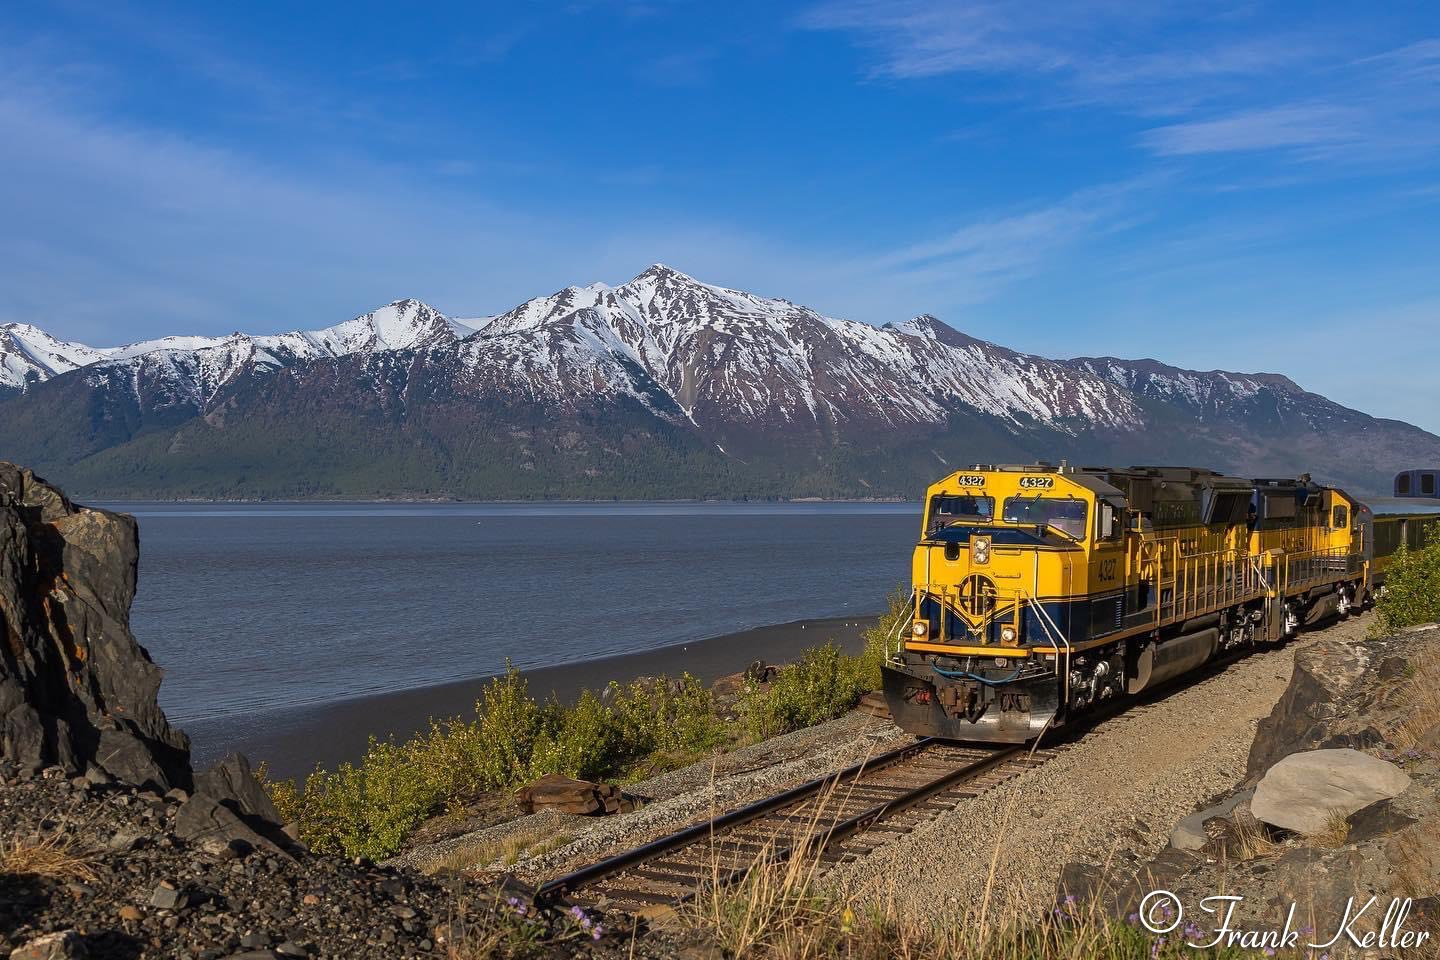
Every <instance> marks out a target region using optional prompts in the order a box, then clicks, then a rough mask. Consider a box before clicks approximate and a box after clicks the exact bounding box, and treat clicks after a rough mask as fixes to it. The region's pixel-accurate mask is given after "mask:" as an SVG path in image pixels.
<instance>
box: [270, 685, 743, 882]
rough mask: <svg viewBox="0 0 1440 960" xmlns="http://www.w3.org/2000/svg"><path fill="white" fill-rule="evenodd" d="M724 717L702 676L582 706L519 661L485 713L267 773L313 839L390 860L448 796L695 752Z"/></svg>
mask: <svg viewBox="0 0 1440 960" xmlns="http://www.w3.org/2000/svg"><path fill="white" fill-rule="evenodd" d="M724 733H725V731H724V727H723V725H722V724H721V722H720V721H719V719H718V718H716V717H715V715H714V712H713V710H712V709H711V699H710V692H709V691H708V690H707V689H705V687H704V685H703V684H701V683H700V681H699V680H697V679H695V678H694V677H691V676H688V675H687V676H685V677H683V678H681V679H680V680H676V681H668V680H645V681H636V682H634V683H631V684H628V685H626V686H621V685H619V684H611V686H610V688H609V690H608V691H607V694H606V697H605V698H604V699H603V700H602V698H600V697H598V696H596V695H595V694H594V693H592V692H590V691H588V690H587V691H585V692H584V693H582V694H581V696H580V698H579V700H578V701H577V702H576V703H575V705H574V706H565V705H563V704H560V703H557V702H555V701H553V700H552V701H550V702H548V703H545V704H543V705H542V704H539V703H536V702H535V701H534V700H533V699H532V698H531V697H530V694H529V688H528V685H527V683H526V681H525V678H524V677H523V676H521V674H520V673H519V672H518V671H516V670H515V669H514V668H513V667H510V668H509V669H507V670H506V672H505V674H504V675H503V676H499V677H496V678H494V679H492V680H491V681H490V682H489V683H488V684H487V685H486V687H485V690H484V692H483V693H482V694H481V697H480V699H479V701H477V702H476V704H475V718H474V719H473V720H470V721H463V720H460V719H454V720H449V721H446V722H444V723H432V724H431V727H430V730H429V731H428V732H426V733H424V734H421V735H419V736H417V737H415V738H413V739H411V740H409V741H406V742H405V743H403V744H396V743H394V742H393V741H379V740H375V739H372V740H371V741H370V746H369V748H368V749H367V750H366V752H365V756H364V757H363V758H362V759H361V760H360V762H359V763H358V764H351V763H342V764H340V765H339V766H338V767H336V768H335V769H334V770H333V771H329V770H323V769H317V770H316V771H315V772H314V773H312V774H310V776H309V777H307V778H306V780H305V785H304V788H303V789H299V788H297V787H296V785H295V783H294V781H290V780H283V781H273V780H268V779H264V777H263V771H262V781H263V782H264V783H265V786H266V788H267V789H268V790H269V792H270V795H271V797H272V798H273V799H274V800H275V802H276V805H277V806H278V807H279V808H280V809H281V811H282V813H283V815H284V816H285V817H286V818H287V820H288V819H295V820H298V821H299V822H300V826H301V837H302V839H304V840H305V842H306V843H307V844H309V846H310V847H311V848H312V849H315V850H318V851H321V852H326V853H343V854H345V855H346V856H352V857H354V856H365V857H370V858H372V859H381V858H384V857H387V856H390V855H391V854H393V853H395V852H396V851H398V850H399V849H400V847H401V845H402V844H403V842H404V840H405V837H406V836H408V835H409V833H410V832H411V831H413V830H414V829H415V828H416V827H417V826H419V825H420V824H421V823H423V822H424V821H425V820H426V819H427V818H428V817H430V816H433V815H434V814H436V813H439V812H441V811H442V810H444V809H445V808H446V807H447V806H453V805H463V804H464V803H465V802H466V801H467V800H468V799H470V798H473V797H475V796H476V795H478V794H481V793H484V792H486V791H490V790H503V789H511V788H514V787H516V786H518V785H520V784H522V783H525V782H527V781H529V780H533V779H534V778H536V777H539V776H543V775H544V774H547V773H560V774H564V775H566V776H570V777H579V778H582V779H586V780H611V779H617V778H623V777H626V776H628V775H629V774H630V773H631V772H632V771H633V770H635V769H636V768H638V767H640V766H641V765H644V766H646V767H647V768H649V769H651V770H656V769H663V768H668V767H672V766H677V765H681V764H684V763H688V762H690V761H691V760H693V759H695V758H696V757H697V756H698V755H700V754H703V753H704V752H706V751H708V750H710V749H712V748H714V747H715V746H717V745H718V744H719V743H720V742H721V741H722V740H723V738H724Z"/></svg>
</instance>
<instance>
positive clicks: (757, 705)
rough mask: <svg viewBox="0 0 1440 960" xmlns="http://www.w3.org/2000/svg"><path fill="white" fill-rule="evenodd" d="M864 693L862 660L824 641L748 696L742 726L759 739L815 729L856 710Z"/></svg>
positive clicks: (745, 700)
mask: <svg viewBox="0 0 1440 960" xmlns="http://www.w3.org/2000/svg"><path fill="white" fill-rule="evenodd" d="M867 689H868V688H867V685H866V683H865V678H864V667H863V660H862V658H860V657H849V656H846V655H845V654H844V653H841V652H840V648H839V647H836V646H835V645H834V644H831V643H827V644H825V645H824V646H823V647H815V648H813V649H811V650H806V651H805V653H804V654H802V655H801V657H800V659H799V660H798V661H796V662H795V663H793V664H791V665H790V666H788V667H784V668H782V669H781V671H780V672H779V674H777V675H776V677H775V682H774V683H772V684H771V685H770V689H768V690H764V691H760V690H758V689H757V690H756V691H754V692H752V693H750V694H749V695H747V696H746V697H745V698H744V704H743V709H744V712H745V719H746V723H747V724H748V726H749V730H750V734H751V736H752V737H754V738H755V739H757V740H763V739H765V738H766V737H774V736H778V735H779V734H782V733H788V732H790V731H791V730H799V729H800V728H801V727H809V726H814V725H815V724H817V723H823V722H824V721H826V720H830V719H833V718H835V717H838V716H840V714H842V713H844V712H845V711H846V710H849V709H850V708H851V707H853V706H855V704H856V702H858V701H859V699H860V696H861V694H863V693H865V692H866V690H867Z"/></svg>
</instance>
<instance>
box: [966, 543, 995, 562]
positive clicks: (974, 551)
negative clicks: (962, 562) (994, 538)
mask: <svg viewBox="0 0 1440 960" xmlns="http://www.w3.org/2000/svg"><path fill="white" fill-rule="evenodd" d="M970 562H971V563H974V564H976V565H977V566H983V565H984V564H987V563H989V562H990V538H989V537H976V538H975V539H974V540H972V541H971V543H970Z"/></svg>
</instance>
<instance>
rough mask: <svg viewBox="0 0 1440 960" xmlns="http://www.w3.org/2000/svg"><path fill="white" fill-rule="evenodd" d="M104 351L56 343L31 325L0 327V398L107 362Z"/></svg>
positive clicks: (48, 335) (55, 340)
mask: <svg viewBox="0 0 1440 960" xmlns="http://www.w3.org/2000/svg"><path fill="white" fill-rule="evenodd" d="M104 355H105V354H104V351H101V350H96V349H94V348H93V347H87V346H85V344H83V343H71V342H69V341H66V340H57V339H56V338H55V337H52V336H51V335H50V334H48V333H46V332H45V331H44V330H41V329H40V328H39V327H35V326H31V325H30V324H28V323H5V324H0V396H3V395H4V394H5V393H6V392H7V391H21V390H24V389H25V388H26V387H27V386H29V385H30V384H32V383H39V382H41V381H44V380H49V379H50V378H51V377H53V376H55V375H56V374H60V373H65V372H67V371H70V370H74V369H75V368H76V367H83V366H86V365H88V364H91V363H94V362H95V361H97V360H100V359H103V358H104Z"/></svg>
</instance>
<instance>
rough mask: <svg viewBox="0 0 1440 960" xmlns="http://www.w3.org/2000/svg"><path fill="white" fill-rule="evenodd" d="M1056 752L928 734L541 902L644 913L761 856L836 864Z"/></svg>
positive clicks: (592, 874) (579, 878)
mask: <svg viewBox="0 0 1440 960" xmlns="http://www.w3.org/2000/svg"><path fill="white" fill-rule="evenodd" d="M1055 752H1056V751H1054V750H1034V751H1032V750H1031V749H1029V748H1028V747H977V746H973V745H971V746H967V745H963V744H956V743H951V742H947V741H943V740H936V739H933V738H925V739H922V740H918V741H916V742H915V743H913V744H909V745H907V746H905V747H901V748H899V749H896V750H891V751H889V752H888V753H883V754H880V755H878V756H875V757H871V758H869V759H868V760H866V761H864V762H863V763H859V764H856V765H855V766H853V767H849V768H847V769H845V770H842V771H840V772H839V773H833V774H828V775H826V776H824V777H820V778H818V779H815V780H811V781H809V782H808V783H804V784H801V785H800V786H798V787H792V788H791V789H789V790H785V791H783V792H781V793H777V794H775V795H774V796H772V797H768V798H766V799H764V800H760V801H758V802H756V803H752V804H748V805H746V806H744V807H740V808H738V809H735V810H731V811H728V812H727V813H724V814H721V815H720V816H717V817H714V818H712V819H710V820H706V821H704V822H701V823H697V824H695V825H693V826H690V827H686V828H685V829H683V830H679V831H676V832H675V833H672V834H670V835H668V836H664V837H661V838H660V839H658V840H653V841H651V842H650V843H647V844H644V845H643V846H639V847H636V848H635V849H633V850H629V851H626V852H624V853H620V854H617V855H615V856H613V857H610V858H608V859H606V860H602V861H600V862H598V863H595V864H592V865H590V866H587V867H584V868H582V869H579V870H576V871H574V872H572V873H567V874H565V875H564V876H560V877H556V878H555V879H553V880H550V881H549V882H547V883H545V884H543V885H542V886H541V887H540V889H539V890H538V891H537V899H540V900H542V901H546V902H551V903H553V902H556V901H559V900H562V899H563V900H565V901H567V902H570V903H576V904H580V905H582V906H594V905H599V904H602V903H603V905H604V906H605V907H606V908H607V909H620V910H627V911H630V912H647V911H649V910H653V909H654V908H655V907H657V906H661V907H672V906H677V905H679V904H682V903H684V902H686V901H688V900H690V899H692V898H693V897H694V896H695V895H696V894H697V893H699V892H700V891H701V890H702V889H703V888H705V887H707V886H710V885H720V886H724V885H727V884H732V883H735V882H738V881H739V880H742V879H743V878H744V877H745V875H746V874H747V873H748V872H749V870H750V868H751V867H752V866H754V865H755V864H756V863H758V862H765V861H770V862H776V861H782V862H783V861H786V860H789V859H791V858H793V857H796V856H816V855H818V856H819V858H820V861H821V866H822V867H824V866H827V865H833V864H835V863H842V862H845V861H847V860H851V859H855V858H857V857H860V856H863V855H864V854H865V853H868V852H869V850H871V849H874V848H875V847H877V846H879V845H881V844H883V843H884V842H885V841H886V840H887V839H888V838H890V837H894V836H896V835H899V834H904V833H909V832H910V831H911V830H913V829H915V827H917V826H919V825H920V824H921V823H923V822H925V821H926V820H929V819H930V818H931V817H933V816H935V815H936V814H937V813H939V812H941V811H945V810H950V809H953V808H954V807H955V806H956V805H957V804H959V803H962V802H964V801H965V800H968V799H970V798H972V797H976V796H979V795H980V794H981V793H984V792H985V791H987V790H989V789H991V788H993V787H994V786H996V785H997V784H1000V783H1003V782H1004V781H1006V780H1008V779H1010V778H1011V777H1013V776H1015V775H1017V774H1019V773H1021V772H1023V771H1025V770H1027V769H1030V768H1032V767H1035V766H1038V765H1040V764H1042V763H1044V762H1045V761H1047V760H1049V759H1050V758H1051V757H1052V756H1054V755H1055Z"/></svg>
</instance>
